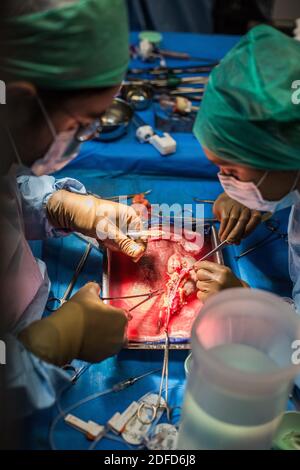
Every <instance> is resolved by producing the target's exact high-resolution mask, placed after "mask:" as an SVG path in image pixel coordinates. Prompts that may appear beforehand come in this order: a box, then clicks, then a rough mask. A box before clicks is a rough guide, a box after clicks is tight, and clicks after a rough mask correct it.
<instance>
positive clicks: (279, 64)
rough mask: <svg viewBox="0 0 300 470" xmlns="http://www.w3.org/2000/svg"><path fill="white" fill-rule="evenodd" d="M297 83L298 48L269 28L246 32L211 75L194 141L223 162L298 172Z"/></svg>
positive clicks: (299, 115) (299, 106) (299, 112)
mask: <svg viewBox="0 0 300 470" xmlns="http://www.w3.org/2000/svg"><path fill="white" fill-rule="evenodd" d="M299 80H300V43H299V42H297V41H295V40H294V39H291V38H289V37H288V36H286V35H284V34H282V33H280V32H279V31H277V30H275V29H273V28H271V27H269V26H258V27H256V28H254V29H252V30H251V31H250V32H249V33H248V34H247V35H246V36H245V37H243V38H242V40H241V41H240V42H239V43H238V44H237V45H236V46H235V47H234V48H233V49H232V50H231V51H230V52H229V53H228V54H227V55H226V57H225V58H224V59H223V60H222V61H221V63H220V65H219V66H218V67H216V68H215V69H214V71H213V72H212V74H211V77H210V80H209V83H208V86H207V89H206V92H205V95H204V99H203V103H202V106H201V108H200V111H199V113H198V116H197V119H196V122H195V126H194V134H195V136H196V137H197V139H198V140H199V142H200V143H201V144H202V146H203V147H207V148H208V149H209V150H211V151H212V152H214V153H215V154H216V155H217V156H218V157H220V158H223V159H224V160H228V161H231V162H234V163H237V164H240V165H246V166H250V167H253V168H260V169H271V170H292V169H300V104H296V103H297V102H299V98H300V96H299V90H298V92H297V89H296V88H297V86H299V85H300V82H299ZM293 87H294V88H293ZM296 93H297V96H296ZM297 97H298V99H297ZM293 101H294V102H293Z"/></svg>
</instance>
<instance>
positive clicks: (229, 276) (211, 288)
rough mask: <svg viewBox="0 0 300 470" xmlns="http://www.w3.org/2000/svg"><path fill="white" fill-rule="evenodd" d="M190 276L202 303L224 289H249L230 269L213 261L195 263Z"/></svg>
mask: <svg viewBox="0 0 300 470" xmlns="http://www.w3.org/2000/svg"><path fill="white" fill-rule="evenodd" d="M190 275H191V278H192V279H193V280H194V281H195V282H196V286H197V297H198V299H200V300H202V302H205V300H207V299H208V297H210V296H211V295H213V294H216V293H217V292H220V291H221V290H223V289H229V288H231V287H249V286H248V284H247V283H246V282H245V281H242V280H241V279H239V278H238V277H236V276H235V274H233V272H232V271H231V269H230V268H228V267H227V266H223V265H220V264H217V263H212V262H211V261H199V262H198V263H195V269H194V271H191V273H190Z"/></svg>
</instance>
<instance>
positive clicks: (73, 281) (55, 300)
mask: <svg viewBox="0 0 300 470" xmlns="http://www.w3.org/2000/svg"><path fill="white" fill-rule="evenodd" d="M91 249H92V245H91V244H90V243H89V244H88V245H87V247H86V249H85V252H84V253H83V255H82V257H81V258H80V260H79V263H78V265H77V267H76V270H75V273H74V274H73V277H72V279H71V281H70V283H69V285H68V287H67V289H66V291H65V293H64V295H63V296H62V297H61V298H59V297H51V298H50V299H48V301H47V304H46V309H47V310H48V311H49V312H55V311H56V310H57V309H58V308H59V307H62V306H63V304H64V303H65V302H66V301H67V300H68V299H69V297H70V296H71V294H72V292H73V289H74V286H75V284H76V282H77V279H78V277H79V275H80V273H81V271H82V269H83V267H84V265H85V263H86V261H87V259H88V257H89V254H90V252H91ZM55 304H57V307H56V308H55V307H53V305H55Z"/></svg>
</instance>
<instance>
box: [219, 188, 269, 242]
mask: <svg viewBox="0 0 300 470" xmlns="http://www.w3.org/2000/svg"><path fill="white" fill-rule="evenodd" d="M213 212H214V215H215V216H216V218H217V219H218V220H219V221H220V222H221V225H220V229H219V238H220V241H221V242H222V241H224V240H226V239H227V240H228V242H229V243H232V244H236V245H238V244H240V242H241V240H242V239H243V238H246V237H247V236H248V235H249V234H250V233H251V232H253V230H254V229H255V228H256V227H257V225H259V224H260V223H261V221H262V214H261V213H260V212H259V211H256V210H250V209H248V207H246V206H244V205H243V204H240V203H239V202H237V201H235V200H234V199H231V198H230V197H229V196H227V194H226V193H222V194H221V195H220V196H219V197H218V199H217V200H216V201H215V203H214V206H213Z"/></svg>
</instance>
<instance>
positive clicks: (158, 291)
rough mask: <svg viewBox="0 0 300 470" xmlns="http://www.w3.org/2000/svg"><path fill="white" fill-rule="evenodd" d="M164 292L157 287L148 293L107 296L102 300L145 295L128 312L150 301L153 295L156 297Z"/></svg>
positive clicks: (133, 297) (134, 297)
mask: <svg viewBox="0 0 300 470" xmlns="http://www.w3.org/2000/svg"><path fill="white" fill-rule="evenodd" d="M163 292H164V290H163V289H156V290H154V291H152V292H147V293H146V294H138V295H127V296H126V295H125V296H123V297H105V298H103V299H102V300H119V299H136V298H139V297H145V298H144V299H143V300H141V301H140V302H139V303H137V304H136V305H134V306H133V307H131V308H130V309H129V310H127V311H128V312H132V311H133V310H135V309H136V308H138V307H139V306H140V305H143V304H144V303H145V302H148V300H150V299H152V298H153V297H156V296H158V295H160V294H162V293H163Z"/></svg>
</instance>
